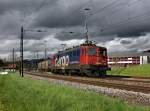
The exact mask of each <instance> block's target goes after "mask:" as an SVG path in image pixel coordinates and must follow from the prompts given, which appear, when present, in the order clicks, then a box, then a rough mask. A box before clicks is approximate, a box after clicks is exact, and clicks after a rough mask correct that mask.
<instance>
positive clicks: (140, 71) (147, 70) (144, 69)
mask: <svg viewBox="0 0 150 111" xmlns="http://www.w3.org/2000/svg"><path fill="white" fill-rule="evenodd" d="M107 73H108V74H111V75H127V76H143V77H150V65H141V66H130V67H126V68H117V67H115V68H112V70H111V71H108V72H107Z"/></svg>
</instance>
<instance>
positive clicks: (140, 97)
mask: <svg viewBox="0 0 150 111" xmlns="http://www.w3.org/2000/svg"><path fill="white" fill-rule="evenodd" d="M27 76H28V77H30V78H32V79H38V80H46V81H49V82H52V83H55V84H59V85H64V86H71V87H74V88H79V89H82V90H86V91H93V92H96V93H101V94H105V95H108V96H111V97H114V98H119V99H121V100H124V101H127V102H128V103H130V104H135V105H144V106H150V94H144V93H140V92H133V91H127V90H120V89H114V88H107V87H101V86H94V85H87V84H81V83H75V82H68V81H64V80H56V79H50V78H45V77H39V76H33V75H27Z"/></svg>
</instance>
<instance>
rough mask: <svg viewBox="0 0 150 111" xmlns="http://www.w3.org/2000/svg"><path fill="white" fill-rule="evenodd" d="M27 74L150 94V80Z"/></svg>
mask: <svg viewBox="0 0 150 111" xmlns="http://www.w3.org/2000/svg"><path fill="white" fill-rule="evenodd" d="M25 73H26V74H30V75H34V76H40V77H46V78H51V79H57V80H64V81H69V82H77V83H82V84H88V85H94V86H102V87H108V88H115V89H122V90H127V91H134V92H142V93H146V94H150V82H149V81H143V80H141V81H140V80H139V79H138V80H126V79H119V80H118V79H113V78H100V79H96V78H87V77H75V76H63V75H52V74H47V73H35V72H25Z"/></svg>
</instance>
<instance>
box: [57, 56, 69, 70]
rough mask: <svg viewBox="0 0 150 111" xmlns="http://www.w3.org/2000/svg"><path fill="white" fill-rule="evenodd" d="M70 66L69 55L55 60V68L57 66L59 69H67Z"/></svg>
mask: <svg viewBox="0 0 150 111" xmlns="http://www.w3.org/2000/svg"><path fill="white" fill-rule="evenodd" d="M68 65H69V56H68V55H67V56H62V57H60V58H56V59H55V66H57V67H65V66H68Z"/></svg>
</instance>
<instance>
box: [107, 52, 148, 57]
mask: <svg viewBox="0 0 150 111" xmlns="http://www.w3.org/2000/svg"><path fill="white" fill-rule="evenodd" d="M108 56H109V57H133V56H150V52H136V51H128V52H127V51H126V52H113V53H108Z"/></svg>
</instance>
